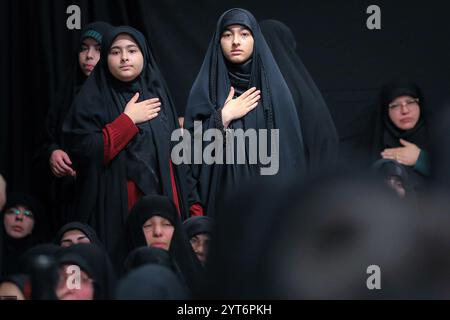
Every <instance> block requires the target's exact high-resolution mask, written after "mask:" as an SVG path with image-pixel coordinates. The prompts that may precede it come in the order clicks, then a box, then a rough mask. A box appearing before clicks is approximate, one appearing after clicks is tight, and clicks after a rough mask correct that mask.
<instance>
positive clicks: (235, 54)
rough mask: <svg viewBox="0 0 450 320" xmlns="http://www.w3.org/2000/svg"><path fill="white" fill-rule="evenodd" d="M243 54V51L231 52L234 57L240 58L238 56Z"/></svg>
mask: <svg viewBox="0 0 450 320" xmlns="http://www.w3.org/2000/svg"><path fill="white" fill-rule="evenodd" d="M241 53H242V50H231V54H232V55H233V56H238V55H240V54H241Z"/></svg>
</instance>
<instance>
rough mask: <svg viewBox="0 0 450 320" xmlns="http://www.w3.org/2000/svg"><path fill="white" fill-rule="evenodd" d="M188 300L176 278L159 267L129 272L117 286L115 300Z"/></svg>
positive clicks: (186, 293) (170, 272)
mask: <svg viewBox="0 0 450 320" xmlns="http://www.w3.org/2000/svg"><path fill="white" fill-rule="evenodd" d="M188 298H189V294H188V292H186V290H185V288H184V287H183V285H182V284H181V283H180V281H179V279H178V278H177V276H176V275H175V274H174V273H173V272H172V271H170V270H169V269H167V268H165V267H162V266H159V265H145V266H142V267H139V268H137V269H136V270H133V271H131V272H130V273H129V274H128V275H127V276H125V277H124V278H123V279H122V280H121V281H120V283H119V284H118V286H117V290H116V299H117V300H186V299H188Z"/></svg>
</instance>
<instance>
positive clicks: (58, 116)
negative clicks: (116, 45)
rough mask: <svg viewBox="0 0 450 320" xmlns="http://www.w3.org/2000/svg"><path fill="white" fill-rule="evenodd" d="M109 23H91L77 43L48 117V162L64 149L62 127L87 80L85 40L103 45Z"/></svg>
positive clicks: (46, 134)
mask: <svg viewBox="0 0 450 320" xmlns="http://www.w3.org/2000/svg"><path fill="white" fill-rule="evenodd" d="M111 28H112V26H111V25H110V24H109V23H106V22H102V21H97V22H92V23H89V24H88V25H86V26H84V27H83V29H82V30H81V36H80V39H79V40H78V42H77V43H76V50H74V51H75V52H74V53H73V55H72V56H73V58H72V61H71V66H70V67H69V70H68V72H67V74H66V75H65V77H64V83H63V87H62V88H61V90H60V93H59V95H58V97H57V99H56V103H55V104H53V105H52V106H51V109H50V110H49V112H48V115H47V120H46V121H47V122H46V131H45V151H46V160H47V162H48V159H49V158H50V155H51V153H52V152H53V151H55V150H57V149H62V148H63V143H62V139H61V138H62V126H63V122H64V119H65V117H66V115H67V113H68V111H69V109H70V106H71V105H72V102H73V99H74V98H75V96H76V95H77V93H78V91H79V90H80V88H81V86H82V85H83V83H84V81H85V80H86V79H87V77H86V75H85V74H84V73H83V71H82V70H81V68H80V63H79V59H78V54H79V52H80V51H81V47H82V44H83V40H84V39H86V38H92V39H94V40H95V41H97V42H98V43H99V44H101V43H102V38H103V35H104V34H105V33H106V32H107V31H108V30H109V29H111Z"/></svg>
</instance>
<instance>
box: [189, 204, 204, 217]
mask: <svg viewBox="0 0 450 320" xmlns="http://www.w3.org/2000/svg"><path fill="white" fill-rule="evenodd" d="M189 215H190V216H191V217H196V216H204V215H205V214H204V212H203V207H202V206H201V205H200V204H198V203H196V204H193V205H192V206H191V207H190V208H189Z"/></svg>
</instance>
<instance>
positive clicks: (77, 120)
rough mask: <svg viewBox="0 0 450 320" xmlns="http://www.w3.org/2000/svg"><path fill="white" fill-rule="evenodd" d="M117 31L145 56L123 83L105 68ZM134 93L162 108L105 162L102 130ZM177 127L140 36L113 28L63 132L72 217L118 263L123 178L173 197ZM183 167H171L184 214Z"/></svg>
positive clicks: (124, 193) (123, 216)
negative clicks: (70, 166)
mask: <svg viewBox="0 0 450 320" xmlns="http://www.w3.org/2000/svg"><path fill="white" fill-rule="evenodd" d="M120 34H127V35H129V36H131V37H132V38H133V39H134V40H135V41H136V43H137V45H138V46H139V48H140V50H141V52H142V55H143V57H144V67H143V70H142V72H141V74H140V75H139V76H138V77H137V78H136V79H135V80H133V81H131V82H127V83H125V82H120V81H119V80H117V79H116V78H115V77H114V76H112V75H111V73H110V71H109V68H108V59H107V57H108V53H109V51H110V47H111V45H112V43H113V41H114V39H115V38H116V37H117V36H118V35H120ZM136 92H139V93H140V95H139V101H142V100H145V99H149V98H154V97H158V98H159V99H160V101H161V112H160V113H159V115H158V117H156V118H155V119H153V120H151V121H147V122H145V123H141V124H139V125H138V128H139V133H138V134H137V135H136V136H135V137H134V138H133V139H132V140H131V141H130V142H129V143H128V145H127V146H126V148H125V149H124V150H122V151H121V152H120V153H119V154H118V155H117V156H116V157H115V158H114V159H113V160H112V161H110V162H109V163H108V164H107V165H105V164H104V149H103V137H102V129H103V128H104V127H105V126H106V125H107V124H108V123H111V122H112V121H114V120H115V119H116V118H117V117H118V116H119V115H120V114H122V113H123V111H124V109H125V106H126V103H127V102H128V101H129V100H130V98H131V97H132V96H133V95H134V94H135V93H136ZM177 127H178V123H177V117H176V113H175V108H174V106H173V103H172V99H171V98H170V95H169V91H168V89H167V86H166V83H165V81H164V79H163V77H162V74H161V72H160V71H159V69H158V66H157V65H156V62H155V59H154V58H153V55H152V52H151V50H150V47H149V46H148V44H147V41H146V40H145V37H144V35H143V34H142V33H140V32H139V31H138V30H136V29H133V28H131V27H125V26H122V27H116V28H114V29H112V30H111V32H109V33H108V34H107V35H106V36H105V38H104V41H103V43H102V56H101V60H100V62H99V64H98V65H97V67H96V68H95V69H94V72H93V73H92V74H91V76H90V77H89V78H88V80H87V81H86V82H85V84H84V85H83V87H82V88H81V90H80V93H79V94H78V96H77V98H76V99H75V102H74V105H73V108H72V109H71V111H70V114H69V116H68V117H67V119H66V122H65V123H64V127H63V132H64V136H65V137H66V138H67V146H68V148H69V150H70V151H71V155H72V156H73V158H74V164H75V166H76V170H77V180H78V181H80V182H79V183H78V185H79V188H78V189H77V192H76V193H77V194H76V198H77V201H76V202H77V204H78V205H77V206H76V207H75V217H73V219H72V220H73V221H80V222H82V223H87V224H89V225H91V226H92V227H94V229H95V230H96V232H97V234H98V236H99V238H100V239H101V241H102V242H103V243H104V244H105V246H106V248H107V249H108V252H110V254H112V257H113V259H114V261H115V265H116V266H118V267H119V266H121V265H122V263H123V259H124V258H125V256H124V255H125V251H126V248H125V241H124V223H125V220H126V217H127V216H128V198H127V183H126V182H127V180H132V181H134V182H135V183H136V184H137V186H138V187H139V189H140V191H142V192H143V193H144V194H164V195H166V196H168V197H170V198H171V199H173V194H172V188H171V179H170V167H169V165H170V163H169V161H170V147H171V145H170V134H171V133H172V131H173V130H174V129H176V128H177ZM183 171H184V168H183V167H181V166H174V176H175V181H176V184H177V188H178V189H177V191H178V195H179V197H180V199H179V203H180V206H181V209H180V210H181V215H182V216H184V215H185V214H186V212H187V208H186V201H185V198H184V193H183V191H184V189H185V187H184V180H183V179H184V177H185V175H184V172H183ZM113 253H114V255H117V257H114V255H113ZM119 268H120V267H119Z"/></svg>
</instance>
